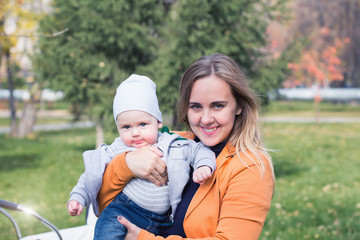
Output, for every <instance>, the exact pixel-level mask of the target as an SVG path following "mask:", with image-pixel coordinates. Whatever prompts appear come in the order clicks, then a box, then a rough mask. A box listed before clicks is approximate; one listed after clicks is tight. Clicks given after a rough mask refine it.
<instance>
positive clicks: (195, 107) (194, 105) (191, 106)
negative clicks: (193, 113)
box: [189, 104, 201, 110]
mask: <svg viewBox="0 0 360 240" xmlns="http://www.w3.org/2000/svg"><path fill="white" fill-rule="evenodd" d="M189 107H190V109H192V110H199V109H200V108H201V107H200V105H198V104H191V105H190V106H189Z"/></svg>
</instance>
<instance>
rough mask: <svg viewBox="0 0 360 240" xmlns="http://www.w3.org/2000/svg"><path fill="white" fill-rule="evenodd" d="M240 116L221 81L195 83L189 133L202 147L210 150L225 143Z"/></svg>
mask: <svg viewBox="0 0 360 240" xmlns="http://www.w3.org/2000/svg"><path fill="white" fill-rule="evenodd" d="M240 112H241V108H240V107H238V106H237V104H236V100H235V97H234V96H233V94H232V92H231V89H230V86H229V84H227V83H226V82H225V81H224V80H222V79H220V78H218V77H216V76H215V75H212V76H208V77H205V78H201V79H198V80H196V81H195V82H194V85H193V88H192V90H191V93H190V101H189V109H188V112H187V117H188V121H189V125H190V128H191V130H192V131H193V132H194V133H195V135H196V136H197V137H198V138H199V139H200V140H201V142H202V143H204V144H205V145H207V146H210V147H211V146H215V145H216V144H218V143H220V142H223V141H224V140H227V139H228V137H229V134H230V132H231V130H232V128H233V126H234V120H235V116H236V115H238V114H240Z"/></svg>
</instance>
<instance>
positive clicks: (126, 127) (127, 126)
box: [122, 125, 130, 129]
mask: <svg viewBox="0 0 360 240" xmlns="http://www.w3.org/2000/svg"><path fill="white" fill-rule="evenodd" d="M122 128H124V129H129V128H130V126H129V125H124V126H123V127H122Z"/></svg>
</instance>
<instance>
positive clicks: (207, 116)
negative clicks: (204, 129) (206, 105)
mask: <svg viewBox="0 0 360 240" xmlns="http://www.w3.org/2000/svg"><path fill="white" fill-rule="evenodd" d="M213 119H214V118H213V116H212V112H211V111H210V110H204V111H203V113H202V116H201V122H202V123H203V124H209V123H211V122H212V121H213Z"/></svg>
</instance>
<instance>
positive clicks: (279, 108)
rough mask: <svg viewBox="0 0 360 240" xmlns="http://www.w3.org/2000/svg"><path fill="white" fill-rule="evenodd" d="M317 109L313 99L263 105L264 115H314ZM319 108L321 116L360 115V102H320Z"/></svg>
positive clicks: (273, 102)
mask: <svg viewBox="0 0 360 240" xmlns="http://www.w3.org/2000/svg"><path fill="white" fill-rule="evenodd" d="M315 109H316V106H315V103H314V102H312V101H272V102H270V104H269V105H267V106H265V107H263V109H262V110H263V111H262V115H265V116H302V117H309V116H314V114H315ZM318 109H319V114H320V115H321V116H337V117H338V116H343V117H360V104H332V103H330V102H320V104H319V105H318Z"/></svg>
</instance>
